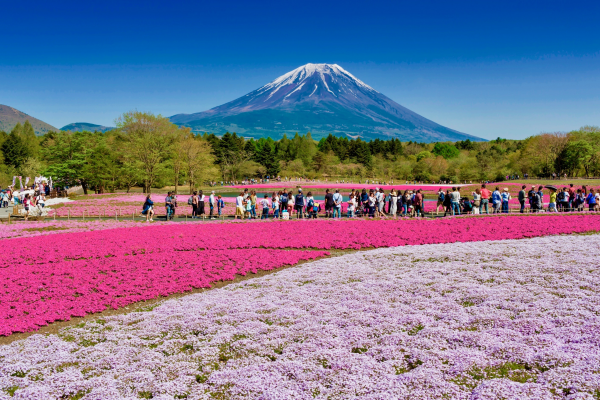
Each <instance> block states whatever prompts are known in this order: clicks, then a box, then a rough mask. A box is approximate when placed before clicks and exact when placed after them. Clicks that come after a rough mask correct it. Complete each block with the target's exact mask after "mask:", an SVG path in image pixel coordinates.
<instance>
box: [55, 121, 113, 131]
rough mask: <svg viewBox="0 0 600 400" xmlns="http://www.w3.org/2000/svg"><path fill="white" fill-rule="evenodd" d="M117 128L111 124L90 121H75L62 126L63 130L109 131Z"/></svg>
mask: <svg viewBox="0 0 600 400" xmlns="http://www.w3.org/2000/svg"><path fill="white" fill-rule="evenodd" d="M113 129H116V128H115V127H111V126H102V125H96V124H90V123H89V122H74V123H72V124H69V125H65V126H63V127H62V128H60V130H61V131H71V132H83V131H88V132H107V131H111V130H113Z"/></svg>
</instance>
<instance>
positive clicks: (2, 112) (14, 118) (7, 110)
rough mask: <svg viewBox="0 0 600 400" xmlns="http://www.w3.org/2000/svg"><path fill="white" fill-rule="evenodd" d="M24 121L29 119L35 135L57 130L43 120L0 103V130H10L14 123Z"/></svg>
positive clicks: (22, 122)
mask: <svg viewBox="0 0 600 400" xmlns="http://www.w3.org/2000/svg"><path fill="white" fill-rule="evenodd" d="M25 121H29V123H30V124H31V126H33V130H34V131H35V134H36V135H37V136H41V135H43V134H45V133H46V132H48V131H58V129H56V128H55V127H53V126H52V125H50V124H47V123H45V122H44V121H40V120H39V119H37V118H33V117H32V116H30V115H27V114H25V113H24V112H22V111H19V110H17V109H15V108H12V107H9V106H5V105H2V104H0V131H5V132H10V131H11V130H12V129H13V128H14V127H15V125H17V124H18V123H20V124H21V125H23V124H24V123H25Z"/></svg>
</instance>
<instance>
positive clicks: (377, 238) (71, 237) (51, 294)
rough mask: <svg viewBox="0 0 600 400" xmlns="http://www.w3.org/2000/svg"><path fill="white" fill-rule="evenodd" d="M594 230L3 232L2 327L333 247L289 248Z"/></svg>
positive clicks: (277, 226) (584, 221)
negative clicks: (11, 234) (24, 234)
mask: <svg viewBox="0 0 600 400" xmlns="http://www.w3.org/2000/svg"><path fill="white" fill-rule="evenodd" d="M598 230H600V215H556V216H539V217H520V216H502V217H491V218H490V217H480V218H450V219H438V220H400V221H394V220H381V221H364V220H360V221H359V220H350V221H348V220H345V221H335V220H317V221H298V222H295V221H292V222H290V221H281V222H280V221H270V222H266V223H260V222H255V223H251V224H244V223H211V224H202V225H199V224H193V223H187V224H186V223H182V224H171V225H166V224H163V225H154V226H143V225H142V226H138V227H130V228H117V229H107V230H96V231H91V232H77V233H64V234H53V235H45V236H39V237H37V238H35V242H32V239H30V238H15V239H5V240H3V242H2V245H3V250H4V251H3V252H2V253H0V266H2V267H1V268H0V321H2V324H1V327H2V330H1V331H0V334H3V335H9V334H11V333H12V332H19V331H27V330H33V329H36V327H37V326H41V325H44V324H47V323H50V322H52V321H55V320H59V319H63V320H64V319H69V317H71V316H82V315H85V314H87V313H91V312H97V311H101V310H103V309H105V308H106V307H120V306H123V305H125V304H129V303H132V302H135V301H139V300H142V299H149V298H153V297H158V296H161V295H165V294H170V293H175V292H181V291H185V290H189V289H191V288H194V287H205V286H206V285H208V284H209V283H210V282H212V281H216V280H231V279H233V276H234V274H235V273H240V274H244V273H245V272H247V271H248V269H249V268H250V269H252V268H255V267H257V266H259V265H260V266H263V267H262V269H271V268H277V267H279V266H282V265H288V264H294V263H296V262H297V261H298V260H300V259H311V258H316V257H320V256H324V255H326V254H327V253H325V252H318V251H314V252H310V251H309V252H306V251H301V252H298V251H283V250H285V249H300V250H305V249H320V250H329V249H361V248H374V247H375V248H376V247H390V246H406V245H422V244H432V243H449V242H472V241H483V240H500V239H521V238H527V237H535V236H544V235H557V234H565V233H573V232H588V231H598ZM274 232H275V233H282V232H283V233H285V234H273V233H274ZM582 240H583V239H582ZM36 249H43V251H35V250H36ZM274 249H281V250H282V251H274ZM215 257H216V258H215Z"/></svg>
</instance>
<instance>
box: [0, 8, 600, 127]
mask: <svg viewBox="0 0 600 400" xmlns="http://www.w3.org/2000/svg"><path fill="white" fill-rule="evenodd" d="M86 3H89V4H86ZM2 11H3V12H2V13H3V18H2V19H1V21H2V22H1V23H0V38H1V40H0V104H6V105H9V106H12V107H15V108H17V109H19V110H21V111H24V112H26V113H28V114H30V115H32V116H35V117H36V118H39V119H42V120H44V121H46V122H48V123H50V124H52V125H54V126H56V127H59V128H60V127H62V126H63V125H66V124H68V123H71V122H91V123H98V124H102V125H113V124H114V120H115V118H117V117H118V115H119V114H121V113H123V112H126V111H129V110H133V109H137V110H142V111H152V112H154V113H157V114H162V115H165V116H171V115H173V114H177V113H192V112H199V111H204V110H207V109H209V108H212V107H215V106H218V105H220V104H223V103H225V102H227V101H230V100H233V99H235V98H237V97H239V96H242V95H244V94H246V93H248V92H250V91H251V90H254V89H256V88H258V87H260V86H262V85H264V84H265V83H267V82H269V81H271V80H273V79H275V78H276V77H278V76H280V75H282V74H284V73H285V72H288V71H289V70H291V69H294V68H296V67H298V66H300V65H303V64H306V63H309V62H312V63H322V62H325V63H337V64H339V65H341V66H342V67H343V68H344V69H346V70H348V71H350V72H351V73H352V74H354V75H355V76H357V77H358V78H359V79H361V80H363V81H364V82H366V83H367V84H369V85H370V86H372V87H373V88H375V89H376V90H378V91H380V92H381V93H383V94H385V95H387V96H388V97H390V98H391V99H393V100H395V101H396V102H398V103H400V104H402V105H403V106H405V107H408V108H409V109H411V110H413V111H415V112H417V113H419V114H421V115H423V116H425V117H427V118H429V119H431V120H433V121H435V122H438V123H440V124H442V125H445V126H448V127H450V128H452V129H456V130H459V131H462V132H466V133H469V134H473V135H477V136H480V137H484V138H487V139H492V138H496V137H498V136H500V137H505V138H515V139H519V138H525V137H527V136H530V135H533V134H537V133H539V132H547V131H549V132H553V131H568V130H572V129H577V128H579V127H581V126H583V125H600V90H599V89H600V33H598V28H597V21H596V18H597V16H598V15H600V2H597V1H595V2H592V1H587V2H565V1H560V2H558V1H544V2H541V1H540V2H538V1H525V2H523V1H519V2H512V1H503V2H481V1H477V2H470V1H462V2H448V1H444V2H442V1H439V2H437V1H426V0H423V1H419V2H416V1H411V2H405V1H393V2H377V1H371V2H366V1H344V2H338V1H318V2H312V1H304V2H281V1H242V2H237V1H229V2H215V1H212V2H205V1H200V2H198V1H196V2H177V1H171V2H166V1H144V2H136V1H118V2H117V1H110V0H107V1H103V2H82V1H61V0H57V1H55V2H47V1H44V2H42V1H28V2H18V1H13V2H8V3H6V4H3V5H2Z"/></svg>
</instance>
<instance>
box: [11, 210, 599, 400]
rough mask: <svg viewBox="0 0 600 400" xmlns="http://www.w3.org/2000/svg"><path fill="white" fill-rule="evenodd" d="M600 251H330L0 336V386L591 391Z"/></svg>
mask: <svg viewBox="0 0 600 400" xmlns="http://www.w3.org/2000/svg"><path fill="white" fill-rule="evenodd" d="M510 220H511V221H513V222H514V220H513V219H510ZM533 220H534V218H530V221H531V222H530V223H531V224H533V225H535V224H541V223H542V221H541V220H539V221H533ZM262 225H267V226H268V225H269V224H262ZM245 226H246V227H247V226H248V225H245ZM340 226H341V225H340ZM599 253H600V235H589V236H585V237H582V236H554V237H544V238H534V239H528V240H521V241H510V240H508V241H490V242H479V243H450V244H439V245H426V246H419V247H416V246H414V247H401V248H399V247H396V248H390V249H377V250H371V251H364V252H358V253H354V254H347V255H344V256H341V257H335V258H326V259H322V260H319V261H314V262H310V263H307V264H304V265H303V266H302V268H290V269H286V270H282V271H279V272H277V273H275V274H271V275H267V276H264V277H261V278H257V279H252V280H248V281H245V282H241V283H237V284H233V285H229V286H226V287H224V288H222V289H217V290H211V291H207V292H204V293H198V294H193V295H188V296H184V297H182V298H179V299H174V300H169V301H166V302H164V303H162V304H161V305H160V306H158V307H156V308H154V309H153V310H144V312H132V313H129V314H125V315H119V316H114V317H106V318H102V319H96V320H95V321H94V320H89V321H86V323H85V325H84V324H80V325H77V326H73V327H70V328H67V329H65V330H63V331H61V333H60V334H59V335H34V336H31V337H30V338H28V339H26V340H23V341H17V342H14V343H12V344H10V345H7V346H0V360H2V362H1V363H0V388H13V391H14V397H13V398H14V399H19V400H21V399H69V398H71V399H73V398H81V399H82V400H97V399H102V400H113V399H115V400H116V399H139V398H154V399H174V398H175V399H177V398H179V399H181V398H185V399H187V400H209V399H270V400H275V399H282V400H283V399H294V400H312V399H315V398H316V399H332V400H345V399H373V400H375V399H381V400H383V399H386V400H387V399H393V400H434V399H453V400H498V399H506V400H579V399H580V400H584V399H585V400H594V399H597V398H598V393H600V374H599V373H598V372H599V371H598V368H599V366H600V317H599V316H600V297H599V296H598V287H600V269H599V263H598V254H599ZM3 398H6V399H9V398H10V397H8V395H6V396H5V397H3Z"/></svg>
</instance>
